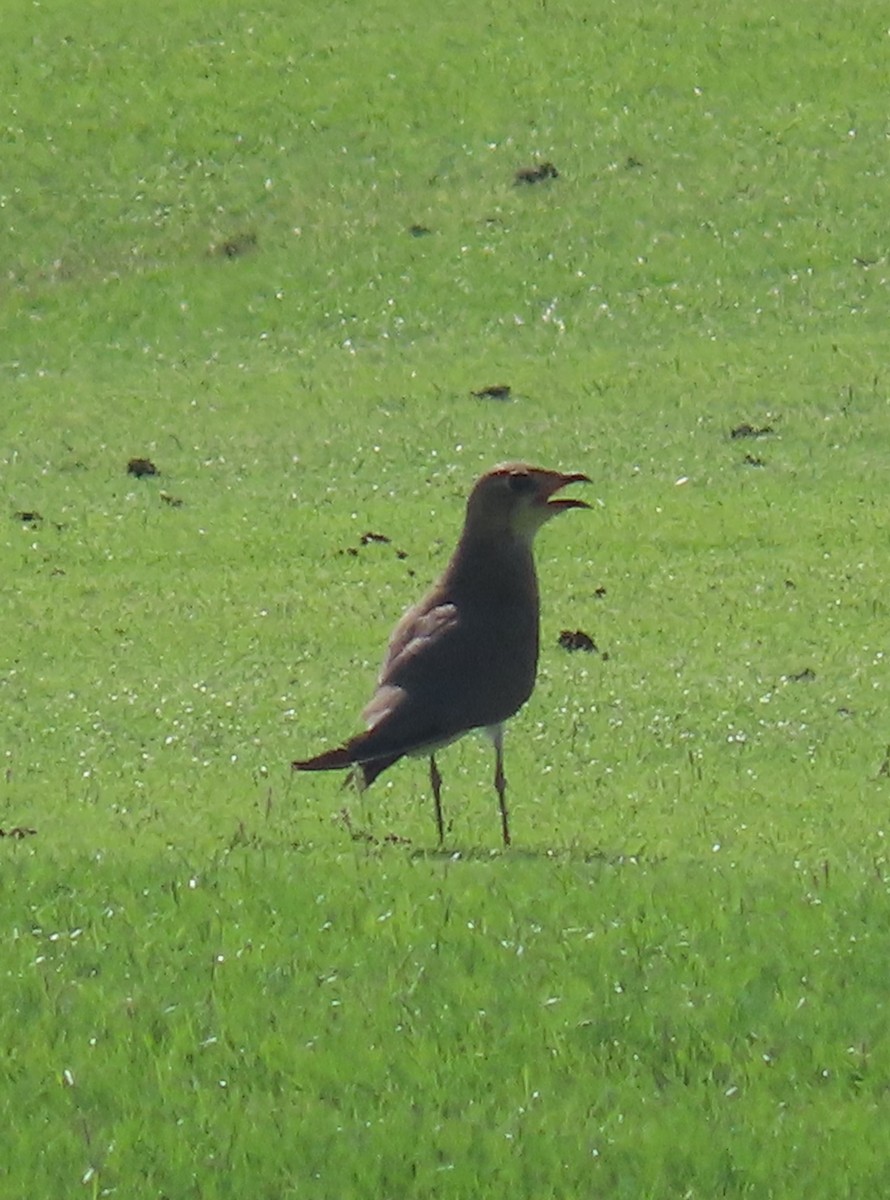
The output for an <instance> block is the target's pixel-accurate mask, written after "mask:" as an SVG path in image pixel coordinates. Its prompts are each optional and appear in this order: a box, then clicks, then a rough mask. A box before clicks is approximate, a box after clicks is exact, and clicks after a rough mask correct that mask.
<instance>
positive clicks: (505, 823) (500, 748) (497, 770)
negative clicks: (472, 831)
mask: <svg viewBox="0 0 890 1200" xmlns="http://www.w3.org/2000/svg"><path fill="white" fill-rule="evenodd" d="M492 737H493V739H494V786H495V791H496V792H497V794H498V803H499V804H500V806H501V831H502V832H503V835H504V845H505V846H509V845H510V822H509V818H508V814H507V779H506V776H505V775H504V729H503V726H502V725H498V726H496V727H495V729H494V732H493V734H492Z"/></svg>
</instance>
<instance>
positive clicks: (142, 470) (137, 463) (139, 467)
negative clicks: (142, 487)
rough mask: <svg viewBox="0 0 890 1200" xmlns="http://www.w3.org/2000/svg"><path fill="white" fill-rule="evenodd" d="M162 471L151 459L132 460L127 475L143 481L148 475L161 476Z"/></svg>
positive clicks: (128, 465) (128, 464)
mask: <svg viewBox="0 0 890 1200" xmlns="http://www.w3.org/2000/svg"><path fill="white" fill-rule="evenodd" d="M160 473H161V472H160V471H159V470H158V468H157V467H156V466H155V464H154V463H153V462H152V461H151V459H150V458H131V459H130V461H129V462H128V463H127V474H128V475H135V476H136V478H137V479H142V478H144V476H146V475H160Z"/></svg>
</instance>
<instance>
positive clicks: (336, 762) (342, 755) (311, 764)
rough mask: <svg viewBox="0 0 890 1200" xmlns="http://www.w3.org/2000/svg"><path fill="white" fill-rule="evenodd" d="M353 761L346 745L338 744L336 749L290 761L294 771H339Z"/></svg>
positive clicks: (349, 765) (350, 764)
mask: <svg viewBox="0 0 890 1200" xmlns="http://www.w3.org/2000/svg"><path fill="white" fill-rule="evenodd" d="M354 762H355V759H354V758H353V757H352V753H351V751H350V749H349V747H348V746H338V747H337V748H336V750H325V751H324V753H323V754H316V756H315V758H304V759H302V760H300V761H299V762H292V763H291V766H292V767H293V769H294V770H295V771H339V770H342V768H343V767H351V766H352V764H353V763H354Z"/></svg>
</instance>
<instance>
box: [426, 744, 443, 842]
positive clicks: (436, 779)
mask: <svg viewBox="0 0 890 1200" xmlns="http://www.w3.org/2000/svg"><path fill="white" fill-rule="evenodd" d="M430 786H431V787H432V789H433V804H434V805H435V806H436V828H437V829H438V831H439V845H440V846H441V845H442V843H443V842H444V841H445V826H444V824H443V822H442V776H441V775H440V774H439V768H438V767H437V766H436V756H435V754H431V755H430Z"/></svg>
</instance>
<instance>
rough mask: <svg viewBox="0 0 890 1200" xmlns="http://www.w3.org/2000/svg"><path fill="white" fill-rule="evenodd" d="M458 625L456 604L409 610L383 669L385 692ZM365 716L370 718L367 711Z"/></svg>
mask: <svg viewBox="0 0 890 1200" xmlns="http://www.w3.org/2000/svg"><path fill="white" fill-rule="evenodd" d="M457 623H458V617H457V606H456V605H454V604H450V603H448V604H433V605H432V606H429V605H428V604H425V603H422V604H418V605H416V606H415V607H414V608H411V609H409V610H408V612H406V613H405V615H404V617H402V619H401V621H399V623H398V625H396V627H395V629H394V630H393V632H392V637H391V638H390V639H389V646H388V647H387V650H386V657H385V659H384V660H383V666H382V667H381V668H380V679H379V681H378V682H379V685H380V687H381V689H382V688H383V687H385V685H386V684H387V683H388V682H389V681H390V680H391V679H392V678H393V677H394V676H397V675H398V674H399V673H400V671H401V670H402V669H403V668H405V667H407V666H409V665H410V664H411V663H412V662H414V661H416V659H417V657H418V656H419V655H422V654H424V653H426V652H428V651H429V650H430V649H431V648H432V647H433V646H435V644H436V643H440V644H441V642H442V641H443V640H445V639H447V637H448V635H449V633H450V632H451V631H452V630H454V629H455V628H456V627H457ZM375 699H376V697H375ZM372 703H373V701H372ZM364 715H365V716H367V710H366V711H365V714H364Z"/></svg>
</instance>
